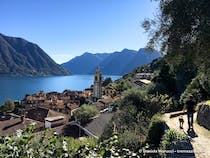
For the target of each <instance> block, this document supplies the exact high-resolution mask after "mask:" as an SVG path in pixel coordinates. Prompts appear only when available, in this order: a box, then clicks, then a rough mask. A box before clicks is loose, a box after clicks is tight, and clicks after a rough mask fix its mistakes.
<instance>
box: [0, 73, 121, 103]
mask: <svg viewBox="0 0 210 158" xmlns="http://www.w3.org/2000/svg"><path fill="white" fill-rule="evenodd" d="M106 77H111V78H112V80H113V81H114V80H116V79H118V78H120V77H121V76H108V75H104V76H103V78H106ZM93 78H94V76H93V75H73V76H51V77H0V85H1V86H0V105H1V104H2V103H3V102H4V101H5V100H6V99H8V98H10V99H13V100H22V99H23V98H24V96H25V94H33V93H37V92H39V91H41V90H42V91H44V92H51V91H56V92H63V91H64V90H65V89H70V90H84V89H85V88H89V87H90V86H91V85H92V84H93Z"/></svg>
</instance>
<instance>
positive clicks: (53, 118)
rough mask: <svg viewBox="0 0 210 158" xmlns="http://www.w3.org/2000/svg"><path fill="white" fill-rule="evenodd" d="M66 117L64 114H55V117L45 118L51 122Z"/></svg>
mask: <svg viewBox="0 0 210 158" xmlns="http://www.w3.org/2000/svg"><path fill="white" fill-rule="evenodd" d="M64 118H65V117H64V116H54V117H47V118H45V120H46V121H49V122H54V121H58V120H62V119H64Z"/></svg>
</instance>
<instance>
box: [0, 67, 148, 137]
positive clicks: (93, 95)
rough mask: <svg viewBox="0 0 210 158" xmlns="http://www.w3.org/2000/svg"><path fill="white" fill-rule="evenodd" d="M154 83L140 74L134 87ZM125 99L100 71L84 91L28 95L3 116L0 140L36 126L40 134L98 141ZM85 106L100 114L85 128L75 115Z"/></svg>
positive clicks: (0, 119)
mask: <svg viewBox="0 0 210 158" xmlns="http://www.w3.org/2000/svg"><path fill="white" fill-rule="evenodd" d="M150 79H151V74H150V73H136V74H135V76H134V80H133V81H132V83H133V84H134V85H135V86H136V87H137V88H141V87H143V86H144V85H146V84H149V83H150V82H151V81H150ZM121 95H122V94H121V92H120V91H119V90H118V89H117V88H116V87H114V86H112V85H111V84H110V83H109V84H107V85H105V86H104V84H103V77H102V73H101V72H100V69H99V67H97V69H96V71H95V75H94V83H93V85H92V86H91V87H90V88H87V89H85V90H83V91H71V90H64V91H63V92H62V93H58V92H49V93H45V92H43V91H40V92H38V93H36V94H32V95H29V94H26V95H25V97H24V98H23V100H21V101H16V102H15V109H14V111H13V112H6V113H2V114H1V115H0V136H8V135H13V134H15V133H16V131H17V130H18V129H22V130H23V129H25V128H26V127H27V126H29V125H30V124H31V123H35V124H36V125H35V130H34V132H35V133H36V134H40V133H42V132H43V131H44V129H46V128H51V129H52V130H53V131H55V132H57V133H58V134H59V135H62V136H70V137H74V138H79V137H83V136H91V137H94V138H95V137H97V136H100V135H101V134H102V133H103V131H104V128H105V126H106V124H108V123H109V122H110V120H111V118H112V116H113V102H114V101H116V100H117V99H119V98H120V97H121ZM83 104H88V105H90V106H94V107H96V108H97V110H98V111H99V114H98V115H97V116H96V117H94V118H93V119H92V120H91V121H90V122H88V123H86V124H81V123H80V122H78V120H76V118H75V117H74V111H76V110H77V109H78V108H79V107H81V106H82V105H83Z"/></svg>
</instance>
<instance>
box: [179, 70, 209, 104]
mask: <svg viewBox="0 0 210 158" xmlns="http://www.w3.org/2000/svg"><path fill="white" fill-rule="evenodd" d="M192 97H193V101H194V102H196V103H198V102H201V101H203V100H208V99H210V81H209V76H208V74H204V73H201V74H199V75H198V76H197V77H196V78H194V79H193V80H192V81H191V83H190V84H189V85H187V88H186V89H185V91H184V92H183V93H182V95H181V97H180V103H181V104H186V102H188V101H189V100H191V99H192Z"/></svg>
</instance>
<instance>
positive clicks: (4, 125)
mask: <svg viewBox="0 0 210 158" xmlns="http://www.w3.org/2000/svg"><path fill="white" fill-rule="evenodd" d="M31 123H36V125H35V131H39V130H41V129H42V128H44V123H42V122H40V121H36V120H32V119H29V118H23V119H21V117H19V118H15V119H11V120H5V121H0V136H9V135H13V134H15V133H16V131H17V130H18V129H22V130H23V129H25V128H26V127H27V126H29V125H30V124H31Z"/></svg>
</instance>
